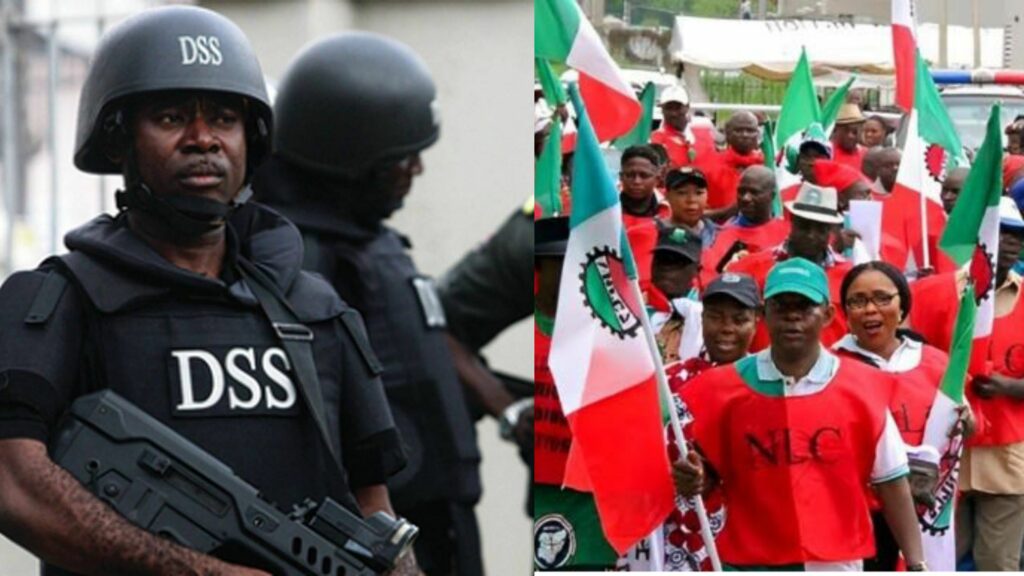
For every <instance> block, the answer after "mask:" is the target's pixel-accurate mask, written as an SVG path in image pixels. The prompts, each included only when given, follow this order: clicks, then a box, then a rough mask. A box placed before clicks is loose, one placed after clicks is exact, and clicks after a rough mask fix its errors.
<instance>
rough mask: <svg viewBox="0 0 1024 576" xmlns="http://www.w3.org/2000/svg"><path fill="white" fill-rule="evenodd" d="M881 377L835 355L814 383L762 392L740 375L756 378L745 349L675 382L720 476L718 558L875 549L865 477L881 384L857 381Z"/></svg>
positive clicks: (773, 561)
mask: <svg viewBox="0 0 1024 576" xmlns="http://www.w3.org/2000/svg"><path fill="white" fill-rule="evenodd" d="M880 378H881V379H883V380H884V379H887V378H889V376H888V375H887V374H885V373H883V372H881V371H879V370H876V369H874V368H871V367H870V366H866V365H863V364H861V363H859V362H852V361H849V360H846V359H840V360H839V368H838V371H837V372H836V374H835V376H834V377H833V378H832V381H831V382H829V384H828V385H827V386H826V387H825V388H824V389H822V390H821V391H820V392H817V393H814V394H808V395H805V396H792V397H782V396H770V395H767V394H765V393H762V392H760V391H757V390H755V389H754V388H753V387H752V386H751V385H750V384H748V383H747V382H749V381H751V380H756V379H757V358H756V356H748V357H746V358H744V359H742V360H740V361H739V362H737V363H735V364H733V365H731V366H723V367H720V368H715V369H712V370H709V371H707V372H705V373H703V374H701V375H700V376H698V377H697V378H696V379H694V380H692V381H690V382H689V383H688V384H687V385H686V386H683V388H682V390H681V393H680V395H681V397H682V399H683V401H684V402H686V405H687V407H688V408H689V409H690V411H691V413H692V414H693V423H692V437H691V439H692V440H693V441H694V442H695V443H696V444H697V445H698V446H699V447H700V449H701V451H702V453H703V454H704V456H705V457H706V458H707V459H708V461H709V462H710V463H711V465H712V466H713V467H714V469H715V470H716V471H717V472H718V473H719V475H720V476H721V478H722V484H721V487H722V490H723V493H724V500H725V506H726V509H727V510H728V516H729V518H728V521H727V522H726V523H725V528H724V530H723V531H722V534H721V535H720V536H719V537H718V545H719V551H720V553H721V557H722V560H723V561H724V562H727V563H729V564H736V565H776V566H778V565H782V564H795V563H804V562H842V561H850V560H858V559H862V558H869V557H871V556H873V555H874V553H875V543H874V536H873V533H872V527H871V518H870V515H869V511H868V503H867V500H866V497H865V486H867V485H868V483H869V482H870V479H871V469H872V466H873V465H874V460H875V447H876V444H877V442H878V439H879V437H880V436H881V434H882V430H883V427H884V425H885V413H886V410H887V405H888V397H887V394H888V390H889V388H888V387H887V386H878V387H874V386H864V383H865V382H875V381H879V379H880ZM779 386H781V383H779Z"/></svg>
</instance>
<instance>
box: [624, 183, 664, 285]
mask: <svg viewBox="0 0 1024 576" xmlns="http://www.w3.org/2000/svg"><path fill="white" fill-rule="evenodd" d="M671 215H672V209H671V208H669V206H668V204H666V203H664V202H659V203H658V209H657V211H656V214H655V215H654V216H634V215H632V214H627V213H626V212H625V211H623V212H622V227H623V228H624V229H625V231H626V238H627V239H628V240H629V249H630V250H632V251H633V260H634V262H636V273H637V279H638V281H639V283H640V290H641V291H642V292H643V293H644V294H647V292H648V290H650V287H651V264H652V263H653V261H654V247H655V246H656V245H657V244H658V225H657V222H656V220H658V219H659V218H668V217H670V216H671Z"/></svg>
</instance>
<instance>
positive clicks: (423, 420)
mask: <svg viewBox="0 0 1024 576" xmlns="http://www.w3.org/2000/svg"><path fill="white" fill-rule="evenodd" d="M303 239H304V242H305V246H306V261H305V263H304V264H303V266H304V267H305V268H306V269H309V270H315V271H318V272H320V273H322V274H324V276H325V277H327V279H328V280H330V281H331V283H332V284H333V285H334V287H335V288H336V289H337V290H338V293H339V294H340V295H341V296H342V298H343V299H345V300H346V301H347V302H348V304H349V305H351V306H353V307H355V308H356V309H357V310H358V311H359V312H360V313H361V314H362V315H363V319H364V320H365V322H366V328H367V331H368V332H369V335H370V342H371V343H372V345H373V349H374V352H376V354H377V357H378V359H379V360H380V361H381V364H382V365H383V368H384V370H383V372H382V373H381V378H382V380H383V382H384V390H385V392H386V394H387V397H388V404H389V405H390V406H391V412H392V415H393V416H394V419H395V424H396V425H397V427H398V430H399V432H400V433H401V436H402V441H403V444H404V445H405V450H406V454H407V455H408V463H407V465H406V467H405V469H403V470H402V471H401V472H399V473H398V474H396V475H395V476H393V477H392V478H391V479H390V480H389V481H388V490H389V492H390V495H391V500H392V502H393V504H394V506H395V509H396V510H397V511H398V512H399V513H401V512H402V510H403V509H409V508H412V507H414V506H417V505H419V504H422V503H426V502H430V501H437V500H455V501H458V502H461V503H465V504H474V503H476V502H477V501H478V500H479V498H480V475H479V470H478V468H479V463H480V453H479V451H478V450H477V447H476V432H475V429H474V428H473V425H472V422H471V421H470V418H469V414H468V411H467V408H466V402H465V398H464V396H463V391H462V385H461V383H460V382H459V380H458V376H457V375H456V372H455V366H454V364H453V362H452V359H451V354H450V352H449V350H448V345H447V343H446V342H445V339H444V315H443V311H442V309H441V306H440V301H439V300H438V299H437V296H436V290H435V289H434V287H433V282H432V281H431V280H430V279H428V278H426V277H424V276H422V275H420V274H419V273H418V272H417V271H416V267H415V265H414V264H413V262H412V259H411V258H410V257H409V255H408V254H407V253H406V246H405V245H404V244H403V242H402V239H401V237H400V236H399V235H398V234H397V233H395V232H394V231H392V230H390V229H386V228H385V229H384V231H383V232H382V233H381V234H379V235H377V236H375V237H374V238H372V239H370V240H369V241H367V242H365V243H350V242H347V241H345V240H342V239H339V238H338V237H336V236H318V235H313V234H311V233H306V234H303Z"/></svg>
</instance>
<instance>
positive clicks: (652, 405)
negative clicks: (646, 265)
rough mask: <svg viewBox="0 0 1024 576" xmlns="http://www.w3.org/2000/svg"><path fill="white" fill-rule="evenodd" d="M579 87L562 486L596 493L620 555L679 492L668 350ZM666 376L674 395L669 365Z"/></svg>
mask: <svg viewBox="0 0 1024 576" xmlns="http://www.w3.org/2000/svg"><path fill="white" fill-rule="evenodd" d="M572 93H573V103H574V105H575V106H576V109H577V112H579V132H578V139H577V146H576V159H575V173H574V176H573V211H572V216H571V219H570V235H569V241H568V244H567V247H566V254H565V263H564V265H563V271H562V282H561V288H560V290H559V296H558V317H557V319H556V322H555V326H554V333H553V336H552V341H551V354H550V358H549V362H548V363H549V365H550V368H551V373H552V375H553V376H554V382H555V386H556V388H557V390H558V399H559V402H560V403H561V407H562V410H563V412H564V414H565V417H566V420H567V422H568V424H569V428H570V430H571V432H572V448H571V451H570V453H569V456H568V459H567V462H566V466H565V477H564V481H563V486H564V487H566V488H572V489H575V490H579V491H586V492H592V493H593V496H594V502H595V504H596V505H597V511H598V515H599V517H600V520H601V528H602V530H603V532H604V535H605V537H606V538H607V540H608V542H609V544H611V546H612V547H613V548H614V549H615V550H616V552H618V553H620V554H621V553H623V552H625V551H626V550H627V549H628V548H629V547H630V546H632V545H633V544H635V543H636V542H637V541H639V540H640V539H641V538H643V537H644V536H646V535H648V534H650V533H651V531H652V530H653V529H654V528H655V527H656V526H659V525H660V524H661V523H662V522H663V521H664V519H665V518H666V517H667V516H668V515H669V513H670V512H671V511H672V510H673V509H674V507H675V504H674V502H675V493H674V490H673V486H672V479H671V475H670V472H669V470H670V467H669V462H668V455H667V454H666V452H665V449H664V444H663V435H662V431H661V408H660V406H659V400H658V394H659V392H658V384H659V378H658V376H657V375H656V374H657V373H656V370H659V369H661V368H660V358H657V357H655V353H656V348H655V345H654V338H653V334H652V333H651V331H650V324H649V322H648V321H647V317H646V311H645V309H644V306H643V302H642V301H641V296H640V289H639V286H638V284H637V271H636V265H635V263H634V261H633V256H632V253H631V251H630V248H629V243H628V242H627V241H626V235H625V231H624V229H623V224H622V206H621V204H620V202H619V197H618V194H617V193H616V190H615V187H614V185H613V183H612V181H611V178H610V176H609V174H608V171H607V168H606V166H605V164H604V160H603V158H602V156H601V151H600V148H599V147H598V143H597V139H596V137H595V135H594V130H593V128H592V127H591V125H590V121H589V119H588V114H587V109H586V107H585V106H584V104H583V103H582V101H581V100H580V99H579V98H578V97H577V96H578V93H577V92H576V91H575V89H573V90H572ZM656 366H657V368H656ZM660 382H661V384H662V387H663V389H664V390H663V392H664V394H665V395H666V396H667V394H668V387H667V384H666V383H665V381H664V375H663V374H662V375H661V379H660ZM623 430H628V431H629V433H628V434H623ZM705 525H706V523H705ZM708 534H709V539H710V532H708ZM712 542H713V541H712Z"/></svg>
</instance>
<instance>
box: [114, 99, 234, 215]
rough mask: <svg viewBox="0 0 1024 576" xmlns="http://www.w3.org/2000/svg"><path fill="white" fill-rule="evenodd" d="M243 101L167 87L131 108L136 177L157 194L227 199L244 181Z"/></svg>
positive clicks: (232, 196)
mask: <svg viewBox="0 0 1024 576" xmlns="http://www.w3.org/2000/svg"><path fill="white" fill-rule="evenodd" d="M242 106H243V104H242V100H241V99H240V98H238V97H232V96H228V95H220V94H213V93H203V92H171V93H167V94H163V95H160V96H158V97H157V98H155V99H153V100H150V101H149V102H147V103H145V104H142V105H141V106H139V107H138V108H136V110H135V111H134V114H133V118H132V135H133V137H134V145H135V157H136V164H137V167H138V170H139V176H140V177H141V179H142V182H144V183H145V184H146V185H148V186H149V187H150V189H151V190H152V191H153V192H154V194H157V195H167V194H185V195H192V196H201V197H204V198H207V199H210V200H216V201H218V202H223V203H225V204H226V203H228V202H230V201H231V200H232V199H234V197H235V196H236V195H237V194H238V192H239V190H241V189H242V186H243V184H244V183H245V168H246V164H245V163H246V142H245V118H244V110H243V107H242Z"/></svg>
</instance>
